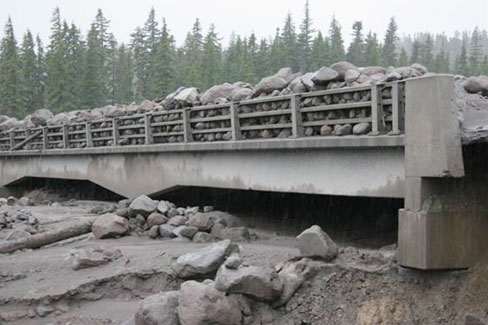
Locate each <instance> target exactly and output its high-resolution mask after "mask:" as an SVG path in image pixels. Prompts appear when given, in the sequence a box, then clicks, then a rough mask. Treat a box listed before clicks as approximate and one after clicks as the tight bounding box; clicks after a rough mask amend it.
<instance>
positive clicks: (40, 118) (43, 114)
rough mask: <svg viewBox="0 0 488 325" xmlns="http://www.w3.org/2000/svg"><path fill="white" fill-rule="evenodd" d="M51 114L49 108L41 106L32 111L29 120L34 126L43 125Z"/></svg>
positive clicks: (51, 116)
mask: <svg viewBox="0 0 488 325" xmlns="http://www.w3.org/2000/svg"><path fill="white" fill-rule="evenodd" d="M53 116H54V115H53V113H52V112H51V111H50V110H48V109H46V108H41V109H38V110H36V111H34V113H32V115H31V119H30V120H31V122H32V124H33V125H34V126H45V125H47V121H48V120H49V119H51V118H53Z"/></svg>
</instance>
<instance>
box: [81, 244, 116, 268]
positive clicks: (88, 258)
mask: <svg viewBox="0 0 488 325" xmlns="http://www.w3.org/2000/svg"><path fill="white" fill-rule="evenodd" d="M73 255H74V259H73V265H72V267H73V270H75V271H77V270H81V269H86V268H90V267H95V266H100V265H103V264H107V263H108V262H111V261H113V260H116V259H118V258H120V257H121V256H122V253H121V252H120V249H118V248H117V249H107V250H105V249H102V248H85V249H81V250H79V251H77V252H75V253H74V254H73Z"/></svg>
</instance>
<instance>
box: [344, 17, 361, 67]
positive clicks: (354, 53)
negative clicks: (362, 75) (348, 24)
mask: <svg viewBox="0 0 488 325" xmlns="http://www.w3.org/2000/svg"><path fill="white" fill-rule="evenodd" d="M352 29H353V33H352V35H353V37H354V38H353V40H352V42H351V44H350V45H349V49H348V50H347V56H346V58H347V60H348V61H349V62H351V63H353V64H355V65H357V66H363V65H364V54H365V53H364V40H363V34H362V30H363V23H362V22H360V21H356V22H354V24H353V25H352Z"/></svg>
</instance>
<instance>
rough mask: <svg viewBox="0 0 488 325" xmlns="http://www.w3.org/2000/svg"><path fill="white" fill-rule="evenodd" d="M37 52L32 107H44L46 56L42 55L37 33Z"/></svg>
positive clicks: (42, 49)
mask: <svg viewBox="0 0 488 325" xmlns="http://www.w3.org/2000/svg"><path fill="white" fill-rule="evenodd" d="M36 46H37V54H36V59H37V62H36V75H35V79H36V83H35V93H36V94H35V102H34V107H33V108H34V109H38V108H42V107H44V103H45V90H46V58H45V57H44V48H43V45H42V41H41V38H40V37H39V35H38V36H37V38H36Z"/></svg>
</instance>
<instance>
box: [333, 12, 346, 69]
mask: <svg viewBox="0 0 488 325" xmlns="http://www.w3.org/2000/svg"><path fill="white" fill-rule="evenodd" d="M329 42H330V43H329V44H330V52H329V61H330V62H331V63H334V62H338V61H344V59H345V58H346V54H345V50H344V41H343V39H342V34H341V26H340V25H339V22H338V21H337V20H336V18H335V16H334V17H332V22H331V23H330V28H329Z"/></svg>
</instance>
